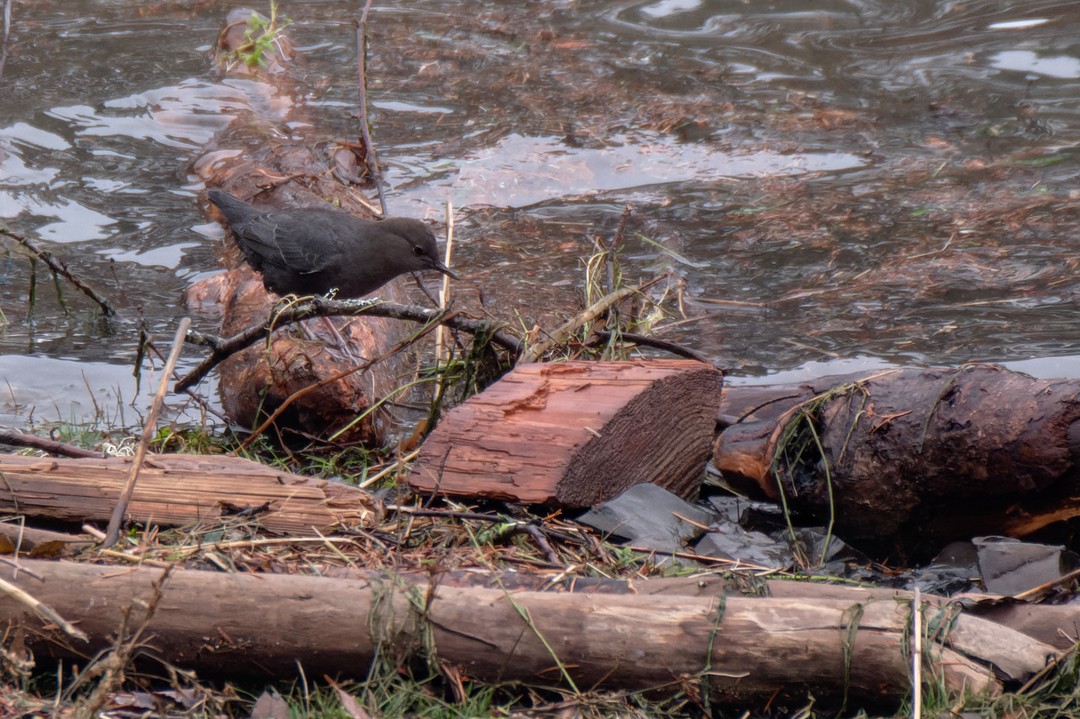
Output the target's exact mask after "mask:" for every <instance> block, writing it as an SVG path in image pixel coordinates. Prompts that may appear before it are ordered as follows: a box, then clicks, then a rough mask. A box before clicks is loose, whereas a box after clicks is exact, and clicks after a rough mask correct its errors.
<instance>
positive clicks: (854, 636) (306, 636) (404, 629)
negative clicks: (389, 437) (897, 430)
mask: <svg viewBox="0 0 1080 719" xmlns="http://www.w3.org/2000/svg"><path fill="white" fill-rule="evenodd" d="M25 564H26V565H27V568H28V569H30V570H32V571H33V572H34V573H35V574H38V575H40V576H42V577H44V581H35V580H34V579H32V578H29V577H27V575H26V574H20V575H19V576H18V577H15V578H14V580H13V581H14V582H15V583H16V584H17V585H19V586H20V587H22V588H23V589H24V590H25V591H27V592H29V593H31V594H32V595H34V596H35V597H36V598H37V599H39V600H40V601H42V602H44V603H45V604H47V605H49V606H51V607H52V608H53V609H54V610H55V611H57V612H58V613H59V614H60V615H61V616H63V617H65V618H66V619H67V620H68V621H75V620H77V621H78V625H79V627H80V628H81V629H82V630H83V631H85V632H86V633H87V634H88V635H90V637H91V640H90V642H89V644H88V645H87V646H85V647H71V646H69V645H67V644H66V643H65V642H63V641H62V640H61V639H60V638H59V637H57V636H56V635H52V636H51V638H50V634H49V630H48V628H47V627H43V626H42V622H41V621H40V620H39V619H37V618H36V617H34V616H28V615H27V610H26V608H25V606H23V605H21V604H16V603H14V602H13V601H12V600H10V599H7V598H4V599H0V618H3V619H4V620H6V621H8V622H18V623H21V624H23V625H24V626H26V627H28V628H29V629H30V631H27V632H26V633H25V639H26V641H27V644H28V645H29V648H30V649H32V650H33V651H34V653H35V655H36V656H38V657H41V656H44V655H47V654H52V655H56V656H71V655H72V654H78V655H81V656H88V655H92V654H93V653H94V652H95V651H98V650H99V649H102V648H105V647H106V646H108V645H109V644H110V642H111V635H112V633H113V632H114V631H115V629H116V627H118V626H119V625H120V621H121V617H122V615H123V613H124V611H125V609H126V608H127V607H128V606H131V605H134V606H135V607H141V606H146V605H145V602H148V601H149V599H150V596H151V594H152V592H153V589H152V584H153V582H154V581H155V580H157V579H158V578H159V577H160V576H161V571H160V570H156V569H149V568H135V569H129V570H124V571H119V572H118V571H116V569H115V568H113V567H105V566H96V565H82V564H76V563H70V562H51V563H50V562H43V561H34V560H28V561H27V562H26V563H25ZM2 573H3V576H4V577H5V578H7V577H8V576H9V575H10V574H11V570H9V569H8V570H3V572H2ZM73 586H77V587H79V588H80V591H79V592H72V591H71V587H73ZM163 592H164V596H163V598H162V601H161V602H160V605H161V606H162V607H168V611H162V612H159V613H158V615H157V616H154V617H151V618H150V620H149V626H148V632H147V636H150V637H153V639H151V640H148V644H149V649H150V651H151V652H154V651H155V650H158V651H160V652H161V653H162V654H163V655H165V656H168V657H169V660H170V662H172V663H173V664H175V665H178V666H181V667H184V668H193V669H198V670H200V671H201V672H202V673H205V672H208V671H214V672H227V673H228V675H229V676H236V675H238V674H249V675H250V674H256V675H260V676H268V675H269V676H275V677H292V676H294V675H295V672H296V666H297V665H301V666H303V668H304V671H305V672H307V673H308V674H309V675H310V674H311V673H313V672H314V673H316V674H318V673H323V672H328V673H332V674H339V673H346V674H351V675H353V676H364V675H365V674H366V672H367V671H368V666H369V664H370V662H371V661H372V658H373V657H374V656H375V655H376V654H377V653H378V654H380V655H383V656H385V654H386V652H392V653H393V654H392V660H393V661H397V662H399V663H403V662H406V661H408V660H409V659H421V658H424V659H432V660H434V659H438V660H440V661H443V662H449V663H451V664H454V665H457V666H459V667H461V668H462V669H463V670H464V672H465V673H467V674H468V675H470V676H472V677H476V678H478V679H482V680H485V681H492V682H495V681H514V680H521V681H532V682H537V681H539V682H542V683H544V684H559V685H562V686H565V687H569V688H573V689H578V690H582V691H584V690H589V689H593V688H612V687H617V688H624V689H632V690H637V689H644V688H650V687H663V686H672V687H673V688H678V687H679V686H680V685H681V683H682V682H685V681H694V682H696V681H702V680H704V681H708V682H709V683H710V687H711V689H713V690H714V691H716V692H720V693H722V698H726V699H741V698H745V697H747V696H763V695H764V696H767V695H770V694H773V693H775V692H777V691H778V690H798V689H799V688H805V687H815V688H816V689H817V690H819V691H824V692H831V693H834V694H839V693H840V692H841V691H843V690H844V687H845V683H847V684H848V688H849V689H850V691H851V693H852V694H853V695H855V696H862V697H867V698H871V697H882V696H888V697H898V696H902V695H904V694H905V693H906V692H907V691H908V688H909V686H910V679H909V676H908V661H907V653H908V642H907V631H908V625H909V618H910V611H911V607H910V606H909V605H908V604H905V603H898V602H894V601H869V602H859V601H850V600H844V599H838V600H837V599H834V600H827V599H817V600H814V601H813V602H807V601H804V600H797V599H774V598H760V597H738V596H729V597H704V598H692V597H686V596H657V595H652V596H646V595H624V596H619V595H595V594H591V595H590V594H585V595H581V594H556V593H542V592H529V591H521V592H513V593H510V592H507V591H502V590H498V589H477V588H458V587H445V586H439V587H429V586H427V585H426V584H424V583H420V584H414V583H411V582H409V581H408V580H407V579H405V578H403V577H397V576H390V575H380V574H377V573H371V574H369V575H368V576H367V577H366V578H365V579H330V578H325V577H306V576H295V575H292V576H290V575H268V574H259V575H254V574H226V573H218V572H205V571H191V570H174V571H173V573H172V575H171V576H170V577H169V578H168V580H167V581H166V583H165V585H164V588H163ZM255 608H257V611H253V609H255ZM139 611H141V610H139V609H136V614H138V613H139ZM925 611H927V612H928V613H930V615H932V616H933V615H935V612H937V611H938V610H936V609H935V608H933V607H930V606H927V607H926V608H925ZM950 619H951V620H950V621H947V622H946V624H945V625H944V626H947V627H949V628H948V629H946V631H944V632H942V633H938V634H935V635H934V636H933V637H931V638H930V640H929V641H928V642H927V649H926V654H925V658H924V659H925V661H924V664H923V665H924V667H926V668H927V679H930V678H931V677H935V676H940V677H942V678H943V679H944V682H945V685H946V686H948V687H949V688H950V689H953V690H956V691H959V690H961V689H963V688H965V687H966V688H967V689H969V690H971V691H974V692H979V691H992V692H993V691H997V690H998V689H999V684H998V679H997V678H996V677H995V671H1000V672H1003V674H1004V675H1005V676H1007V677H1008V678H1009V679H1010V680H1013V681H1023V680H1024V679H1026V678H1027V677H1028V676H1030V675H1031V674H1033V673H1034V672H1036V671H1038V670H1040V669H1041V668H1043V667H1044V666H1045V664H1046V662H1047V661H1050V660H1052V659H1053V658H1054V657H1056V656H1057V654H1056V652H1055V651H1054V650H1053V649H1052V648H1050V647H1047V646H1045V645H1042V644H1039V643H1038V642H1034V641H1032V640H1031V639H1029V638H1027V637H1025V636H1023V635H1020V634H1018V633H1016V632H1012V631H1011V630H1008V629H1005V628H1003V627H1000V626H996V625H994V624H992V623H990V622H986V621H984V620H980V619H978V618H975V617H968V616H965V615H963V614H960V615H959V616H956V617H951V618H950ZM298 626H303V627H304V631H296V628H297V627H298ZM965 633H968V634H972V633H973V634H974V636H975V639H974V641H972V640H968V641H965V642H963V644H962V646H964V647H975V649H974V650H973V653H964V651H961V650H959V649H958V648H957V647H956V646H955V645H954V643H953V642H952V640H951V637H952V636H953V635H958V634H965ZM425 653H429V654H428V655H427V656H425ZM989 667H995V668H996V669H991V668H989ZM714 696H715V695H714Z"/></svg>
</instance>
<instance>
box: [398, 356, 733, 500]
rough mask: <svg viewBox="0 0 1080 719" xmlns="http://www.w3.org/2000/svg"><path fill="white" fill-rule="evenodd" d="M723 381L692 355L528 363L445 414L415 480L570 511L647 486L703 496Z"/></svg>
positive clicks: (418, 485)
mask: <svg viewBox="0 0 1080 719" xmlns="http://www.w3.org/2000/svg"><path fill="white" fill-rule="evenodd" d="M722 385H723V375H722V374H721V373H720V372H719V371H718V370H716V369H714V368H712V367H710V366H709V365H705V364H702V363H700V362H694V361H689V360H634V361H628V362H555V363H550V364H531V365H519V366H518V367H517V368H516V369H515V370H514V371H512V372H510V373H509V374H507V375H506V376H504V377H503V378H502V379H501V380H499V381H498V382H497V383H495V384H494V385H492V386H491V387H488V388H487V389H486V390H485V391H484V392H483V393H481V394H479V395H477V396H474V397H471V398H470V399H468V400H466V401H465V403H464V404H462V405H461V406H459V407H455V408H454V409H453V410H451V411H450V412H448V413H447V415H446V416H445V417H443V418H442V421H440V423H439V425H438V427H436V428H435V431H433V432H432V433H431V436H429V437H428V439H427V440H426V441H425V442H424V445H423V447H422V448H421V450H420V456H419V458H418V459H417V462H416V465H415V466H414V468H413V470H412V472H411V473H410V474H409V484H410V485H411V486H412V487H413V488H414V489H416V490H418V491H421V492H438V493H444V494H450V495H462V496H472V497H491V498H499V499H506V500H510V501H515V502H527V503H540V502H544V503H547V502H557V503H559V504H562V505H564V506H568V507H589V506H592V505H593V504H596V503H598V502H602V501H604V500H606V499H609V498H611V497H613V496H615V495H617V494H619V493H620V492H622V491H623V490H625V489H627V488H628V487H631V486H633V485H635V484H639V483H641V482H653V483H655V484H658V485H660V486H662V487H665V488H666V489H668V490H670V491H671V492H673V493H674V494H677V495H680V496H682V497H685V498H692V497H696V496H697V494H698V491H699V489H700V486H701V479H702V477H703V470H704V467H705V462H706V460H707V459H708V455H709V447H710V444H711V442H712V438H713V435H714V431H715V426H716V410H717V407H718V406H719V402H720V389H721V387H722Z"/></svg>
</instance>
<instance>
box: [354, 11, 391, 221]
mask: <svg viewBox="0 0 1080 719" xmlns="http://www.w3.org/2000/svg"><path fill="white" fill-rule="evenodd" d="M371 2H372V0H367V2H365V3H364V11H363V12H362V13H360V20H359V21H358V22H357V23H356V64H357V69H358V71H359V75H360V88H359V90H360V98H359V104H360V138H361V139H362V140H363V141H364V161H365V162H366V163H367V166H368V172H370V173H371V179H372V181H373V182H374V183H375V191H376V192H377V193H378V195H379V207H380V208H381V209H382V215H383V217H386V198H385V197H384V196H383V182H382V172H380V171H379V153H378V152H377V151H376V150H375V143H374V142H372V141H371V128H370V124H369V121H368V101H367V21H368V13H369V12H371Z"/></svg>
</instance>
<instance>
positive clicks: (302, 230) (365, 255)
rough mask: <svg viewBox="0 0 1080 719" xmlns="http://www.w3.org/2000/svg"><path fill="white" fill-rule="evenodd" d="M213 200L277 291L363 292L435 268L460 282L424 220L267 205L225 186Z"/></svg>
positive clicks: (248, 256)
mask: <svg viewBox="0 0 1080 719" xmlns="http://www.w3.org/2000/svg"><path fill="white" fill-rule="evenodd" d="M207 196H208V197H209V198H210V202H212V203H214V205H215V206H216V207H217V208H218V209H219V210H221V214H223V215H224V216H225V219H226V220H227V221H228V223H229V227H230V228H231V229H232V231H233V234H234V235H235V236H236V242H237V244H238V245H239V246H240V250H241V251H242V252H243V253H244V259H246V260H247V262H248V264H249V265H251V266H252V267H253V268H255V269H256V270H258V271H259V272H261V273H262V276H263V285H264V286H265V287H266V289H268V290H270V291H271V292H275V293H277V294H279V295H287V294H290V293H292V294H297V295H324V294H326V293H327V292H329V291H330V290H333V289H337V296H338V297H339V298H342V299H348V298H353V297H363V296H364V295H366V294H369V293H371V292H374V291H375V290H377V289H379V288H380V287H382V286H383V285H385V284H386V283H387V282H389V281H390V280H392V279H394V278H395V277H397V276H398V275H402V274H405V273H406V272H419V271H421V270H438V271H439V272H442V273H443V274H444V275H449V276H450V277H453V278H454V279H459V278H458V276H457V274H455V273H454V272H453V271H452V270H451V269H450V268H449V267H447V266H446V265H444V264H443V263H442V262H441V261H440V260H439V249H438V246H437V245H436V243H435V235H434V234H432V232H431V230H429V229H428V227H427V225H425V224H424V223H423V222H421V221H420V220H414V219H412V218H408V217H388V218H386V219H385V220H361V219H359V218H356V217H353V216H352V215H350V214H349V213H347V212H342V211H340V210H331V209H324V208H321V207H306V208H301V209H296V210H263V209H259V208H257V207H255V206H254V205H251V204H248V203H247V202H244V201H242V200H239V199H237V198H236V197H233V196H232V195H230V194H229V193H227V192H225V191H223V190H210V191H209V192H208V193H207Z"/></svg>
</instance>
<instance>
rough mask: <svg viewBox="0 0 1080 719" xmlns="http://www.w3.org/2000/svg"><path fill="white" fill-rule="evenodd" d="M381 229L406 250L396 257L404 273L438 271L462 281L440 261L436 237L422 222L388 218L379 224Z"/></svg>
mask: <svg viewBox="0 0 1080 719" xmlns="http://www.w3.org/2000/svg"><path fill="white" fill-rule="evenodd" d="M379 227H380V228H381V229H384V230H386V231H387V232H388V233H389V234H391V235H393V237H394V240H395V242H396V243H398V244H399V245H400V246H402V249H405V250H406V251H405V252H399V253H397V255H396V257H397V259H398V260H399V261H400V262H401V264H402V271H404V272H420V271H423V270H438V271H439V272H441V273H443V274H444V275H448V276H450V277H453V278H454V279H455V280H459V279H461V278H460V277H459V276H458V274H457V273H456V272H454V271H453V270H451V269H450V268H449V267H447V266H446V265H444V264H443V262H442V260H441V259H439V257H440V255H439V245H438V243H437V242H436V241H435V235H434V233H432V231H431V229H430V228H428V226H427V225H425V224H424V223H423V222H421V221H420V220H415V219H413V218H411V217H388V218H386V219H385V220H382V221H381V222H379Z"/></svg>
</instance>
